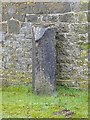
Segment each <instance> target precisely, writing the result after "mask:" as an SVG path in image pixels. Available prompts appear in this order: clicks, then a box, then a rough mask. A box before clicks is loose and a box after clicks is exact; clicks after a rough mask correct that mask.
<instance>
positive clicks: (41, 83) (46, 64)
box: [33, 28, 56, 94]
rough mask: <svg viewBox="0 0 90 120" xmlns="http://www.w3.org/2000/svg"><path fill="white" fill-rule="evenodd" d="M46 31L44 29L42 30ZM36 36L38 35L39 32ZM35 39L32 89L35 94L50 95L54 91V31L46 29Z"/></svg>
mask: <svg viewBox="0 0 90 120" xmlns="http://www.w3.org/2000/svg"><path fill="white" fill-rule="evenodd" d="M44 29H46V28H44ZM41 31H42V29H41ZM41 31H39V33H38V34H40V32H41ZM41 35H42V36H40V37H38V38H39V39H35V42H34V43H35V45H34V44H33V45H34V46H33V47H35V48H34V54H35V55H34V56H33V57H35V58H34V59H33V60H34V61H33V62H34V67H33V72H34V75H35V76H34V79H33V81H34V89H35V92H36V93H37V94H51V93H52V92H54V90H55V79H56V77H55V70H56V51H55V31H54V30H53V29H51V28H48V29H46V30H45V31H44V33H41Z"/></svg>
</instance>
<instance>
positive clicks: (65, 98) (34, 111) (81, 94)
mask: <svg viewBox="0 0 90 120" xmlns="http://www.w3.org/2000/svg"><path fill="white" fill-rule="evenodd" d="M66 109H67V110H70V111H71V112H73V113H74V114H73V115H71V117H72V118H87V117H88V92H87V91H81V90H76V89H73V88H67V87H64V86H59V87H58V89H57V92H56V93H54V94H53V95H52V96H44V95H43V96H37V95H36V94H35V93H32V90H31V86H11V87H6V88H3V90H2V112H3V118H67V117H70V116H65V114H64V113H62V112H61V111H62V110H66Z"/></svg>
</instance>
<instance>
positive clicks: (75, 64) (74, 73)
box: [0, 2, 90, 85]
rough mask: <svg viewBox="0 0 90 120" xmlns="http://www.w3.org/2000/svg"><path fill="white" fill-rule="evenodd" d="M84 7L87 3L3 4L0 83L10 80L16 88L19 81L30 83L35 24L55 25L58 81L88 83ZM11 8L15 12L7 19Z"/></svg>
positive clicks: (85, 8) (86, 25)
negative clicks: (68, 80)
mask: <svg viewBox="0 0 90 120" xmlns="http://www.w3.org/2000/svg"><path fill="white" fill-rule="evenodd" d="M87 6H88V3H73V2H70V3H65V2H64V3H62V2H60V3H40V4H39V3H19V2H18V3H12V2H11V3H2V31H0V52H1V53H2V65H1V66H0V67H1V69H2V70H4V72H5V73H4V76H3V79H4V80H5V78H6V79H7V81H11V80H12V83H13V82H15V81H16V83H17V84H18V83H19V82H22V81H23V82H24V83H25V82H27V83H30V80H31V73H32V24H34V23H36V22H38V23H39V24H42V23H45V24H47V23H50V24H51V23H54V26H55V28H56V63H57V64H56V66H57V72H56V75H57V80H58V79H59V80H63V81H64V80H67V79H70V80H74V81H79V80H81V81H83V80H87V79H88V67H87V64H88V54H87V53H88V24H87V21H90V20H89V18H90V17H89V13H87V11H88V8H87ZM12 7H13V9H15V12H13V13H11V14H12V15H10V14H9V13H8V9H9V8H12ZM12 17H13V19H12ZM87 17H88V18H87ZM31 23H32V24H31ZM0 25H1V24H0ZM0 59H1V57H0ZM42 74H43V73H42ZM47 85H49V83H48V84H47Z"/></svg>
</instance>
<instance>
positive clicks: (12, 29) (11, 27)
mask: <svg viewBox="0 0 90 120" xmlns="http://www.w3.org/2000/svg"><path fill="white" fill-rule="evenodd" d="M19 31H20V25H19V22H18V21H16V20H8V32H9V33H14V34H18V33H19Z"/></svg>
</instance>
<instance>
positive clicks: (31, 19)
mask: <svg viewBox="0 0 90 120" xmlns="http://www.w3.org/2000/svg"><path fill="white" fill-rule="evenodd" d="M37 20H38V16H37V15H28V16H27V22H37Z"/></svg>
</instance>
